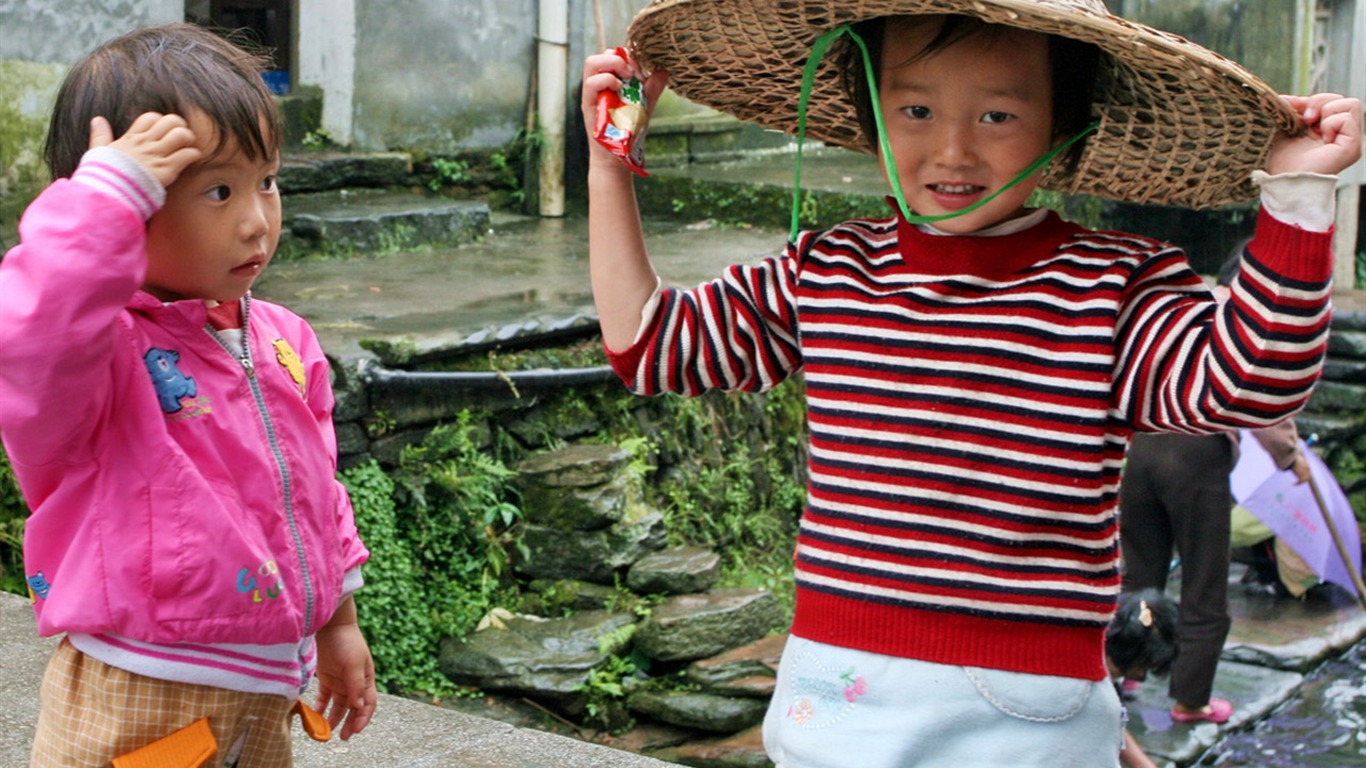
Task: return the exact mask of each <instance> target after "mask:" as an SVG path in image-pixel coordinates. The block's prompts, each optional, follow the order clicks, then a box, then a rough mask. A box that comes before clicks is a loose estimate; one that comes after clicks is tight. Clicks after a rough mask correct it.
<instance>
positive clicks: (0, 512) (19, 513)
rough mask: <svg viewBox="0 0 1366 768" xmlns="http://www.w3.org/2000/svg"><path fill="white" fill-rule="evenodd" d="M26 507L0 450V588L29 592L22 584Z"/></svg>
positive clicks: (7, 590) (22, 592) (21, 593)
mask: <svg viewBox="0 0 1366 768" xmlns="http://www.w3.org/2000/svg"><path fill="white" fill-rule="evenodd" d="M26 519H28V506H27V505H26V504H24V497H23V496H22V495H21V494H20V493H19V483H18V482H17V481H16V480H15V479H14V471H13V470H12V469H10V465H9V457H7V456H6V455H5V452H4V451H0V590H3V591H5V592H13V593H14V594H16V595H26V594H28V587H27V586H26V585H25V583H24V521H25V520H26Z"/></svg>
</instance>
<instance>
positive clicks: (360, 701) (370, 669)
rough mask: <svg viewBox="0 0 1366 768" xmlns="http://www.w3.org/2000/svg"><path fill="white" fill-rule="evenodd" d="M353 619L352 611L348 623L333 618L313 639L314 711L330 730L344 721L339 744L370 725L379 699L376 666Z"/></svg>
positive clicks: (344, 619)
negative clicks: (315, 648) (315, 658)
mask: <svg viewBox="0 0 1366 768" xmlns="http://www.w3.org/2000/svg"><path fill="white" fill-rule="evenodd" d="M347 602H348V603H349V602H350V600H348V601H347ZM338 613H339V614H340V613H342V612H341V611H338ZM354 617H355V613H354V608H353V609H352V612H351V614H350V620H347V619H346V618H342V620H341V621H338V619H337V618H336V617H334V618H333V620H332V621H331V622H330V623H329V624H328V625H327V626H326V627H323V628H322V629H321V630H319V631H318V634H317V636H316V638H315V640H316V641H317V644H318V700H317V703H316V704H314V705H313V708H314V709H316V710H318V712H320V713H321V714H322V715H323V716H324V717H326V718H327V722H328V723H329V724H330V725H331V726H332V727H333V728H336V727H337V725H338V724H340V723H341V722H342V720H343V719H345V721H346V724H345V725H343V726H342V731H341V738H342V741H346V740H347V739H350V738H351V737H352V736H354V735H356V734H357V733H360V732H361V730H363V729H364V728H365V726H367V725H369V724H370V718H371V717H372V716H374V714H375V704H376V703H377V701H378V699H379V693H378V692H377V691H376V690H375V662H374V659H372V658H371V657H370V646H369V645H368V644H367V643H366V642H365V636H364V635H362V634H361V632H360V626H359V625H358V624H356V622H355V620H354Z"/></svg>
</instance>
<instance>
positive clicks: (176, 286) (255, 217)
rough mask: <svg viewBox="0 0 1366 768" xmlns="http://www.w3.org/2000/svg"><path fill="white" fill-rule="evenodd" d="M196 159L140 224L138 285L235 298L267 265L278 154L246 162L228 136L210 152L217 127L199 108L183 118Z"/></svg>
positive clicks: (172, 294)
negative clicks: (142, 257)
mask: <svg viewBox="0 0 1366 768" xmlns="http://www.w3.org/2000/svg"><path fill="white" fill-rule="evenodd" d="M186 119H187V120H188V122H189V124H190V130H192V131H194V134H195V144H196V146H198V147H199V149H200V150H201V151H202V152H203V153H204V157H205V158H207V159H206V160H202V161H200V162H198V163H196V164H194V165H192V166H190V167H189V168H186V169H185V170H184V171H183V172H182V173H181V174H180V176H179V177H178V178H176V180H175V182H173V183H172V184H171V185H170V186H169V187H168V188H167V189H166V205H165V207H163V208H162V209H161V210H160V211H158V212H157V213H155V214H153V215H152V218H151V219H150V220H149V221H148V222H147V279H146V281H145V282H144V283H143V286H142V287H143V290H145V291H147V292H148V293H150V294H152V295H153V296H156V297H157V298H159V299H161V300H162V301H179V300H182V299H214V300H216V301H219V302H227V301H236V300H237V299H240V298H241V297H242V296H243V295H244V294H246V292H247V291H248V290H249V289H250V288H251V285H252V283H254V282H255V281H256V277H257V276H258V275H260V274H261V272H262V271H263V270H264V269H265V268H266V265H267V264H269V263H270V258H271V256H272V255H273V254H274V253H275V246H276V244H277V243H278V242H279V240H280V193H279V191H278V190H277V189H276V187H275V175H276V174H277V173H278V172H279V169H280V161H279V158H278V157H274V158H268V159H257V160H252V159H251V158H249V157H248V156H247V155H246V154H245V153H244V152H242V151H241V147H239V146H238V145H237V142H236V141H235V140H232V139H229V141H228V143H227V145H226V146H225V147H224V149H223V151H222V152H219V153H218V155H217V156H214V157H210V154H211V153H212V152H213V150H214V147H215V146H217V143H218V132H217V130H215V128H214V126H213V123H212V121H210V120H209V118H208V116H206V115H205V114H204V113H203V112H198V111H195V112H191V113H190V114H189V115H187V116H186Z"/></svg>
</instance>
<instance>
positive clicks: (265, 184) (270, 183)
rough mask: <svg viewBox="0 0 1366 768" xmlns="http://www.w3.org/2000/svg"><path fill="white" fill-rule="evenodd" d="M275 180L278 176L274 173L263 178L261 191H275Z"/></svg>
mask: <svg viewBox="0 0 1366 768" xmlns="http://www.w3.org/2000/svg"><path fill="white" fill-rule="evenodd" d="M275 180H276V177H275V176H274V175H271V176H267V177H265V178H264V179H261V191H262V192H274V191H275Z"/></svg>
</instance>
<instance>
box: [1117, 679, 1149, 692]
mask: <svg viewBox="0 0 1366 768" xmlns="http://www.w3.org/2000/svg"><path fill="white" fill-rule="evenodd" d="M1119 687H1120V688H1123V689H1124V691H1125V692H1126V693H1132V692H1133V691H1136V690H1138V689H1139V688H1142V687H1143V681H1142V680H1130V679H1128V678H1127V677H1126V678H1125V679H1124V682H1122V683H1120V684H1119Z"/></svg>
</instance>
